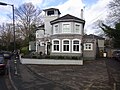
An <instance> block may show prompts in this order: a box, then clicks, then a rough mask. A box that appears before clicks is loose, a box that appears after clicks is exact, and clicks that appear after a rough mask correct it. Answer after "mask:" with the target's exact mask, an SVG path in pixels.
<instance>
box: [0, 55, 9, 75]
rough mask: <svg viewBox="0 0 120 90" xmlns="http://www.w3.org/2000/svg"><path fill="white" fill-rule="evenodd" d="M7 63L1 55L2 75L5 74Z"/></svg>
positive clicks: (0, 72)
mask: <svg viewBox="0 0 120 90" xmlns="http://www.w3.org/2000/svg"><path fill="white" fill-rule="evenodd" d="M6 65H7V62H6V61H5V58H4V55H3V54H0V74H5V72H6Z"/></svg>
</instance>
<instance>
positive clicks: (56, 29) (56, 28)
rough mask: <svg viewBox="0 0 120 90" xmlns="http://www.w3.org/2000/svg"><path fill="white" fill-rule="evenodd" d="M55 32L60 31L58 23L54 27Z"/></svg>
mask: <svg viewBox="0 0 120 90" xmlns="http://www.w3.org/2000/svg"><path fill="white" fill-rule="evenodd" d="M54 33H58V25H55V27H54Z"/></svg>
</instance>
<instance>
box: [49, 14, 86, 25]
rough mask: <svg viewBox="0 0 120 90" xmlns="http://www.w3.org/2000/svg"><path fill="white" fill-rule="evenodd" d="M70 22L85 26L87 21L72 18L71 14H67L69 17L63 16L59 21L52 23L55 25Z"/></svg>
mask: <svg viewBox="0 0 120 90" xmlns="http://www.w3.org/2000/svg"><path fill="white" fill-rule="evenodd" d="M70 21H74V22H79V23H83V24H84V23H85V20H83V19H80V18H78V17H75V16H72V15H70V14H67V15H65V16H62V17H60V18H57V19H55V20H53V21H51V22H50V23H51V24H54V23H57V22H70Z"/></svg>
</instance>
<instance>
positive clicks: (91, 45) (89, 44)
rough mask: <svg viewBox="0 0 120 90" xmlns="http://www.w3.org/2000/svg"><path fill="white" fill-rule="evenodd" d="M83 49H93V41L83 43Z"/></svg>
mask: <svg viewBox="0 0 120 90" xmlns="http://www.w3.org/2000/svg"><path fill="white" fill-rule="evenodd" d="M84 50H93V43H85V44H84Z"/></svg>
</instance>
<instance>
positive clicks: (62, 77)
mask: <svg viewBox="0 0 120 90" xmlns="http://www.w3.org/2000/svg"><path fill="white" fill-rule="evenodd" d="M108 61H109V62H108ZM113 62H114V61H112V62H111V61H110V60H107V63H106V60H103V59H101V60H94V61H85V62H84V65H82V66H81V65H80V66H79V65H76V66H75V65H22V64H20V62H18V66H17V69H18V75H15V74H14V65H13V61H11V64H12V65H11V77H12V81H13V82H14V85H15V87H16V88H17V89H16V90H120V88H119V87H118V88H119V89H116V87H115V88H114V86H113V84H114V82H112V81H111V77H110V76H111V75H110V73H109V72H108V70H109V69H110V70H113V68H112V67H113V66H111V67H109V68H108V67H107V65H108V66H110V65H113V64H112V63H113ZM109 63H111V64H110V65H109ZM116 64H118V63H114V65H115V66H117V65H116ZM26 66H27V67H26ZM118 67H119V64H118ZM118 67H117V68H118ZM118 70H119V69H117V71H118ZM30 71H32V73H31V72H30ZM117 71H116V70H115V69H114V70H113V71H112V73H114V74H113V75H112V77H114V78H115V79H116V81H117V82H119V81H120V80H119V79H120V70H119V71H118V72H117ZM116 72H117V73H116ZM38 76H39V78H38ZM110 82H111V83H112V84H111V83H110Z"/></svg>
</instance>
